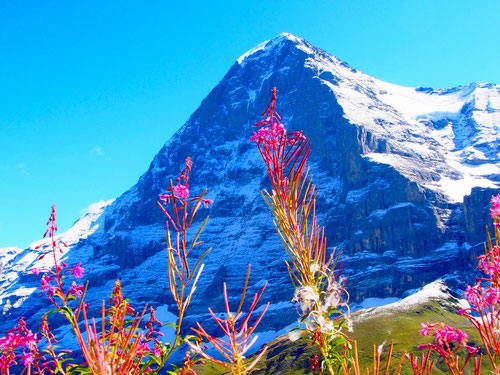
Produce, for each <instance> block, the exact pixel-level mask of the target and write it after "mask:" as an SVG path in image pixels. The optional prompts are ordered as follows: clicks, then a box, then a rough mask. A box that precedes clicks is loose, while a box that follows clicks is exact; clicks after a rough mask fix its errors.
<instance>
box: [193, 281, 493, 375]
mask: <svg viewBox="0 0 500 375" xmlns="http://www.w3.org/2000/svg"><path fill="white" fill-rule="evenodd" d="M426 289H427V290H426ZM459 307H460V301H459V300H457V299H456V298H455V297H453V296H452V295H451V294H450V291H449V290H448V289H447V288H446V286H445V285H444V284H440V283H433V284H432V286H430V287H426V288H424V290H423V291H422V292H420V293H419V294H417V295H415V296H410V297H408V298H406V299H404V300H402V301H399V302H397V303H395V304H391V305H387V306H383V307H377V308H371V309H365V310H360V311H357V312H355V313H353V314H352V320H353V332H352V333H350V334H349V336H350V337H351V338H352V339H354V340H357V342H358V349H359V350H358V352H359V359H360V362H361V364H362V367H369V368H370V369H371V368H372V358H373V356H372V353H373V345H377V346H378V345H380V344H382V343H383V342H385V343H386V344H385V346H384V350H383V352H384V354H383V355H382V363H383V364H385V354H386V352H387V350H388V347H389V343H390V341H391V340H394V352H393V356H392V358H393V359H392V362H391V363H392V364H393V365H395V364H396V362H397V361H398V360H399V359H400V358H401V356H402V355H403V354H404V353H405V352H415V353H416V354H420V352H418V351H417V346H418V345H419V344H424V343H427V342H430V341H431V340H430V338H429V337H423V336H421V335H420V330H421V326H420V323H421V322H426V323H433V322H443V323H445V324H447V325H449V326H452V327H455V328H459V329H462V330H464V331H466V332H467V333H468V334H469V343H473V344H477V345H479V343H480V342H481V340H480V338H479V335H478V334H477V333H476V331H475V330H474V329H473V327H472V326H471V325H470V323H469V322H468V321H467V320H466V319H465V318H463V317H462V316H459V315H457V314H456V311H457V310H458V308H459ZM267 346H268V351H267V353H266V354H265V356H264V357H263V359H262V360H261V362H260V363H259V365H258V368H257V369H256V370H255V371H254V374H258V375H264V374H290V375H295V374H308V373H312V372H311V371H310V370H308V368H309V366H308V361H309V358H311V356H312V355H314V354H317V347H313V346H311V345H310V343H309V342H308V341H300V340H299V341H297V342H294V343H292V342H290V340H289V339H288V337H287V336H280V337H278V338H276V339H275V340H273V341H271V342H270V343H268V344H267ZM483 364H484V365H487V360H486V359H485V361H483ZM404 367H406V370H404V372H403V373H404V374H410V373H412V372H410V371H409V370H408V369H407V367H408V366H404ZM445 368H446V367H445V366H444V363H443V362H442V361H437V362H436V365H435V369H434V372H433V373H435V374H441V373H446V371H445V372H443V371H442V370H444V369H445ZM487 372H488V371H487V366H483V373H487ZM197 373H198V374H199V375H212V374H223V373H224V372H223V371H221V370H220V369H216V368H215V367H213V366H208V367H205V368H199V369H197Z"/></svg>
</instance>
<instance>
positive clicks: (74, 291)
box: [69, 281, 84, 297]
mask: <svg viewBox="0 0 500 375" xmlns="http://www.w3.org/2000/svg"><path fill="white" fill-rule="evenodd" d="M83 289H84V288H83V286H82V285H77V284H76V283H75V282H74V281H73V283H72V284H71V288H70V289H69V294H71V295H72V296H75V297H80V296H81V295H82V291H83Z"/></svg>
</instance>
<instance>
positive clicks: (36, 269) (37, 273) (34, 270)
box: [31, 268, 40, 276]
mask: <svg viewBox="0 0 500 375" xmlns="http://www.w3.org/2000/svg"><path fill="white" fill-rule="evenodd" d="M31 272H33V273H34V274H35V275H37V276H38V275H39V274H40V268H32V269H31Z"/></svg>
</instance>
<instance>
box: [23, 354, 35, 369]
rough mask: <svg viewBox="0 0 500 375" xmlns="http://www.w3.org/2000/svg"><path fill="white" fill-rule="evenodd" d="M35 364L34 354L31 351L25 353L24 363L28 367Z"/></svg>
mask: <svg viewBox="0 0 500 375" xmlns="http://www.w3.org/2000/svg"><path fill="white" fill-rule="evenodd" d="M32 364H33V356H32V355H31V353H23V365H24V367H28V366H30V365H32Z"/></svg>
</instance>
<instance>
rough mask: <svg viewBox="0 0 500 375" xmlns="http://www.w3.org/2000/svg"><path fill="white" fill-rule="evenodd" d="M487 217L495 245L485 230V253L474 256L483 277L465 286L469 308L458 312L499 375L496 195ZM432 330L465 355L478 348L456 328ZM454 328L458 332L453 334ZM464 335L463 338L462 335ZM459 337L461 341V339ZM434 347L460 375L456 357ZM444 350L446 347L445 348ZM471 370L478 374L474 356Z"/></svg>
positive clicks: (499, 207)
mask: <svg viewBox="0 0 500 375" xmlns="http://www.w3.org/2000/svg"><path fill="white" fill-rule="evenodd" d="M490 203H491V209H490V216H491V218H492V219H493V226H494V233H495V244H494V245H493V243H492V240H491V237H490V235H489V232H488V230H486V232H487V235H488V238H487V242H486V243H485V254H484V255H480V256H479V257H478V260H479V265H478V269H479V270H480V271H482V272H483V273H484V276H483V277H479V278H477V279H476V283H475V284H474V285H473V286H470V285H468V286H467V289H466V291H465V293H464V294H465V297H466V298H467V301H468V302H469V306H470V307H469V308H465V309H460V310H459V311H458V314H459V315H462V316H465V317H466V318H467V320H468V321H469V322H470V323H471V324H472V325H473V326H474V328H475V329H476V330H477V331H478V333H479V335H480V337H481V340H482V342H483V347H484V350H485V352H486V354H485V355H486V356H487V357H488V359H489V361H490V363H491V367H492V370H493V373H495V374H500V194H498V195H496V196H493V197H492V198H491V202H490ZM422 325H423V327H424V329H423V330H422V334H427V331H428V328H429V327H430V328H434V327H435V325H425V324H424V323H422ZM438 327H439V328H437V329H434V330H435V332H436V333H435V334H434V336H436V341H438V340H439V341H442V342H444V343H445V344H446V338H447V337H453V338H454V339H455V340H456V341H458V342H459V345H458V346H464V347H465V348H466V349H467V350H468V352H469V356H468V357H467V358H466V360H465V362H467V360H468V359H469V357H470V356H471V355H473V354H475V353H476V352H477V351H478V348H472V347H469V346H466V345H464V344H463V341H464V340H465V338H466V337H467V335H466V334H465V333H460V332H459V331H458V330H454V329H452V328H449V327H446V326H443V325H442V324H441V325H438ZM455 331H458V332H457V333H455ZM464 335H465V338H463V337H464ZM462 338H463V340H462V341H461V339H462ZM437 344H438V345H437V346H438V347H436V348H435V350H436V351H438V353H439V354H440V355H441V356H442V357H443V358H444V359H445V361H446V364H447V365H448V367H449V368H450V372H451V373H452V374H462V371H463V367H459V366H458V363H456V362H458V357H457V360H456V361H455V360H454V358H455V357H452V355H451V354H452V353H451V352H450V348H443V344H441V345H440V346H439V343H437ZM446 349H448V350H446ZM474 367H475V373H477V374H479V369H480V367H481V358H476V359H475V363H474Z"/></svg>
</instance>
